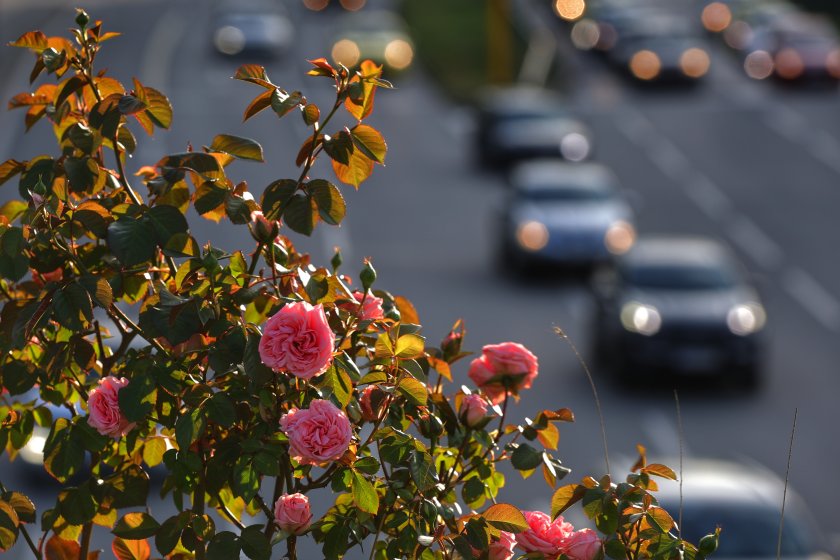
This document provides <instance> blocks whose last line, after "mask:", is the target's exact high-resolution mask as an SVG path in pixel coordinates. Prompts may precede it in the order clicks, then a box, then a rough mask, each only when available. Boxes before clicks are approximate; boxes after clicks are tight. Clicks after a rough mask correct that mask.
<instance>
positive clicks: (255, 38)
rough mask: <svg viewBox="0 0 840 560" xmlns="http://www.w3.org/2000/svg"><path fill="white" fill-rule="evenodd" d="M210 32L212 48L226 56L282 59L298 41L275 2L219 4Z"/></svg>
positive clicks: (284, 12)
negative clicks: (279, 57) (278, 57)
mask: <svg viewBox="0 0 840 560" xmlns="http://www.w3.org/2000/svg"><path fill="white" fill-rule="evenodd" d="M211 29H212V42H213V47H214V48H215V49H216V52H218V53H220V54H222V55H226V56H239V55H243V56H263V57H269V58H271V57H275V56H280V55H282V54H283V53H284V52H285V51H287V50H288V49H289V47H290V46H291V45H292V42H293V41H294V39H295V28H294V25H293V24H292V21H291V19H289V14H288V12H287V10H286V9H285V7H284V5H283V4H282V3H281V2H279V1H276V0H275V1H272V0H235V1H234V0H225V1H223V2H220V3H219V4H217V5H216V6H215V8H214V10H213V22H212V27H211Z"/></svg>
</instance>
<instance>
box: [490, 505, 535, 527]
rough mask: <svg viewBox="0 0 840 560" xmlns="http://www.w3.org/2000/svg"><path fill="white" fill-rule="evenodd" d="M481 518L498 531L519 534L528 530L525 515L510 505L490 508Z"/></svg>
mask: <svg viewBox="0 0 840 560" xmlns="http://www.w3.org/2000/svg"><path fill="white" fill-rule="evenodd" d="M481 517H483V518H484V519H485V520H486V521H487V523H489V524H490V525H492V526H493V527H495V528H496V529H499V530H500V531H508V532H509V533H521V532H522V531H526V530H527V529H528V528H529V526H528V521H527V520H526V519H525V515H523V513H522V512H521V511H519V509H518V508H516V507H514V506H512V505H510V504H496V505H493V506H490V507H489V508H488V509H487V511H485V512H484V513H482V514H481Z"/></svg>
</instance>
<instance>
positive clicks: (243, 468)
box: [233, 456, 260, 503]
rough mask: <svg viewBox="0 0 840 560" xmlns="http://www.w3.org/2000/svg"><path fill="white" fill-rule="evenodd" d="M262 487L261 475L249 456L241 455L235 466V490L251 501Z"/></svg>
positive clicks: (247, 500) (246, 500)
mask: <svg viewBox="0 0 840 560" xmlns="http://www.w3.org/2000/svg"><path fill="white" fill-rule="evenodd" d="M259 489H260V475H259V473H258V472H257V470H256V469H255V468H254V465H253V464H252V463H251V458H250V457H247V456H243V457H239V459H237V460H236V464H235V465H234V466H233V490H234V492H236V494H237V495H239V496H241V497H242V499H243V500H245V502H246V503H247V502H250V501H251V500H253V499H254V496H256V495H257V492H258V491H259Z"/></svg>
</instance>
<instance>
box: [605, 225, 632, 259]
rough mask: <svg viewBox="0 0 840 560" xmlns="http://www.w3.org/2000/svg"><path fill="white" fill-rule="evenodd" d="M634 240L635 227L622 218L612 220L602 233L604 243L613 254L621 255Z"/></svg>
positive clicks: (628, 248)
mask: <svg viewBox="0 0 840 560" xmlns="http://www.w3.org/2000/svg"><path fill="white" fill-rule="evenodd" d="M635 242H636V229H635V228H634V227H633V226H632V225H630V224H629V223H627V222H625V221H624V220H618V221H617V222H613V224H612V225H611V226H610V227H609V228H607V232H606V233H605V234H604V245H605V246H606V247H607V251H609V252H610V253H612V254H613V255H623V254H624V253H626V252H627V251H629V250H630V247H632V246H633V243H635Z"/></svg>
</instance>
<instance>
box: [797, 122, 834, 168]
mask: <svg viewBox="0 0 840 560" xmlns="http://www.w3.org/2000/svg"><path fill="white" fill-rule="evenodd" d="M805 147H806V148H807V149H808V151H809V152H811V155H812V156H814V157H815V158H816V159H818V160H820V161H821V162H822V163H823V164H825V165H827V166H828V167H830V168H831V169H833V170H834V171H836V172H837V173H840V141H838V140H837V139H836V138H834V137H833V136H832V135H831V134H829V133H828V132H826V131H825V130H819V129H817V130H814V131H812V132H811V133H810V134H809V135H808V136H807V138H806V140H805Z"/></svg>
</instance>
